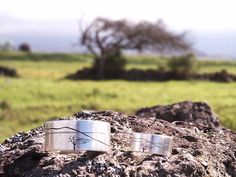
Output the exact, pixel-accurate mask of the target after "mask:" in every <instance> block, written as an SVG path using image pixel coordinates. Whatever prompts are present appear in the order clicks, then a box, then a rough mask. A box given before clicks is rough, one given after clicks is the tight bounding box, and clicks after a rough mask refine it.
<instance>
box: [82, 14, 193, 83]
mask: <svg viewBox="0 0 236 177" xmlns="http://www.w3.org/2000/svg"><path fill="white" fill-rule="evenodd" d="M185 36H186V35H185V33H182V34H175V33H173V32H170V31H168V30H167V29H166V27H165V25H164V24H163V23H162V22H161V21H158V22H156V23H150V22H147V21H142V22H138V23H134V22H131V21H127V20H114V21H113V20H109V19H105V18H96V19H95V20H94V21H93V22H91V23H90V24H89V25H87V26H85V27H84V28H81V38H80V43H81V44H82V45H83V46H85V47H86V48H87V50H88V51H89V52H90V53H92V54H93V55H94V57H95V61H94V65H93V68H94V70H95V71H96V75H97V78H98V79H103V78H104V69H105V67H106V61H107V60H108V59H112V58H111V57H110V56H115V55H116V54H122V50H138V51H142V50H149V51H153V52H167V51H175V52H176V51H178V52H183V51H186V50H190V49H191V45H190V44H189V43H188V42H187V40H186V37H185Z"/></svg>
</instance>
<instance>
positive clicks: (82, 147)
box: [44, 120, 110, 152]
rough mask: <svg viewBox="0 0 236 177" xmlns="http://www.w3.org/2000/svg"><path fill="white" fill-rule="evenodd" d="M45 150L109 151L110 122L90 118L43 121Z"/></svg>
mask: <svg viewBox="0 0 236 177" xmlns="http://www.w3.org/2000/svg"><path fill="white" fill-rule="evenodd" d="M44 147H45V149H46V150H47V151H61V152H73V151H109V150H110V124H109V123H108V122H103V121H92V120H56V121H49V122H46V123H45V144H44Z"/></svg>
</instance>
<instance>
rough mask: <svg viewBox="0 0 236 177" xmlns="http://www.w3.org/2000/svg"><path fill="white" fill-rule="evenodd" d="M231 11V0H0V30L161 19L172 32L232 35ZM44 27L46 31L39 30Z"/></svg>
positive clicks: (234, 27)
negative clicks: (82, 21) (105, 20)
mask: <svg viewBox="0 0 236 177" xmlns="http://www.w3.org/2000/svg"><path fill="white" fill-rule="evenodd" d="M235 7H236V2H235V0H116V1H112V0H93V1H92V0H0V27H1V28H0V30H1V32H3V31H9V30H10V31H19V30H31V29H38V30H44V29H49V28H50V27H52V26H53V25H58V27H59V26H60V24H65V25H64V27H63V29H66V28H69V27H68V26H67V25H66V24H67V23H68V24H69V23H75V24H76V23H77V20H78V19H79V18H81V16H83V17H84V18H85V19H86V20H91V19H93V18H94V17H96V16H102V17H109V18H113V19H119V18H128V19H132V20H142V19H144V20H149V21H156V20H158V19H163V20H164V21H165V23H166V24H167V25H168V26H169V27H170V28H172V29H176V30H192V31H222V30H223V31H234V30H236V21H235V17H236V10H235ZM45 23H47V24H48V26H47V27H40V28H39V26H41V24H45ZM20 24H21V25H20ZM70 28H71V27H70Z"/></svg>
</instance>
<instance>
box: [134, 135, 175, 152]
mask: <svg viewBox="0 0 236 177" xmlns="http://www.w3.org/2000/svg"><path fill="white" fill-rule="evenodd" d="M172 142H173V138H172V137H170V136H166V135H156V134H146V133H133V140H132V147H131V151H137V152H145V153H151V154H158V155H164V156H169V155H171V151H172Z"/></svg>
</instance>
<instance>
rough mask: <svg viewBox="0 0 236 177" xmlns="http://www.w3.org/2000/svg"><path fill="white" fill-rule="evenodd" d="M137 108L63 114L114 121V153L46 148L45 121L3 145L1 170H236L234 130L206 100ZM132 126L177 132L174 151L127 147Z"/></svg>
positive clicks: (166, 173) (193, 173)
mask: <svg viewBox="0 0 236 177" xmlns="http://www.w3.org/2000/svg"><path fill="white" fill-rule="evenodd" d="M144 110H145V111H144ZM151 110H152V111H151ZM150 112H151V114H150ZM137 114H138V115H139V116H137V115H136V116H128V115H125V114H122V113H118V112H113V111H103V112H95V111H82V112H80V113H77V114H75V115H74V116H71V117H66V118H61V119H92V120H103V121H108V122H110V123H111V141H112V151H111V152H110V153H100V152H88V151H87V152H80V153H78V154H60V153H48V152H46V151H44V149H43V141H44V127H43V126H41V127H39V128H36V129H33V130H31V131H29V132H27V133H23V132H20V133H18V134H16V135H14V136H12V137H11V138H9V139H7V140H5V142H4V143H2V144H1V145H0V176H7V177H8V176H16V177H17V176H34V177H37V176H40V177H41V176H58V177H59V176H159V177H171V176H173V177H185V176H186V177H201V176H202V177H203V176H204V177H229V176H233V177H234V176H236V144H235V142H236V133H235V132H233V131H231V130H228V129H226V128H224V127H223V126H221V125H220V124H219V121H218V119H217V117H216V116H215V114H214V112H213V111H212V110H211V108H210V107H209V106H208V105H207V104H206V103H192V102H182V103H178V104H174V105H168V106H156V107H154V108H151V109H149V111H148V108H146V109H142V111H141V110H140V111H138V113H137ZM162 118H163V119H165V120H162ZM168 121H169V122H168ZM132 131H134V132H146V133H155V134H165V135H169V136H173V137H174V144H173V150H172V155H171V156H169V157H163V156H158V155H151V154H143V153H137V152H136V153H135V152H130V151H127V150H128V149H129V146H130V138H129V137H130V136H129V135H130V134H131V133H132ZM124 135H125V136H124Z"/></svg>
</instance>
